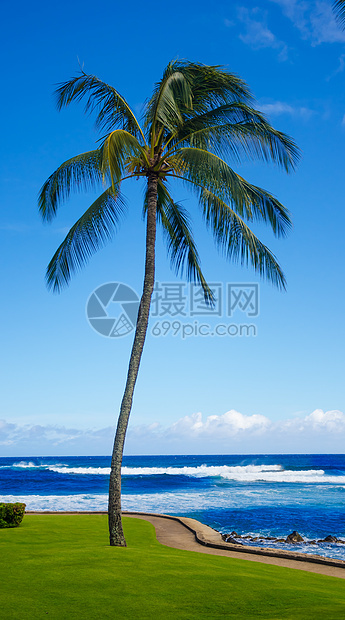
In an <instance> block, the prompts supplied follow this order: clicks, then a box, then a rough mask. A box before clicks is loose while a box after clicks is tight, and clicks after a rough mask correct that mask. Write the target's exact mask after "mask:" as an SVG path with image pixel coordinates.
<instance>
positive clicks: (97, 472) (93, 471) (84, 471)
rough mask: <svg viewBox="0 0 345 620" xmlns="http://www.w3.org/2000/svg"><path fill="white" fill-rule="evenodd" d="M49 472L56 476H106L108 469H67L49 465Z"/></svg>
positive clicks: (108, 472)
mask: <svg viewBox="0 0 345 620" xmlns="http://www.w3.org/2000/svg"><path fill="white" fill-rule="evenodd" d="M47 469H49V471H55V472H56V473H58V474H80V475H83V474H89V475H96V476H97V475H98V476H99V475H102V476H107V475H109V474H110V467H67V466H62V467H60V466H58V465H49V466H48V468H47Z"/></svg>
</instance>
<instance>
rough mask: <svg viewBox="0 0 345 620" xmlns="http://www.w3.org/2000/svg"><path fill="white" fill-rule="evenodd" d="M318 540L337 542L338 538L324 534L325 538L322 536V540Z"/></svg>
mask: <svg viewBox="0 0 345 620" xmlns="http://www.w3.org/2000/svg"><path fill="white" fill-rule="evenodd" d="M318 542H330V543H335V542H338V539H337V537H336V536H331V535H329V536H326V538H323V540H319V541H318Z"/></svg>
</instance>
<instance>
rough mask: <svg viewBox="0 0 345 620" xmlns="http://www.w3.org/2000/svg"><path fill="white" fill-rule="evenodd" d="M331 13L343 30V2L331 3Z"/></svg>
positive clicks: (344, 12) (344, 18) (340, 0)
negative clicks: (332, 12)
mask: <svg viewBox="0 0 345 620" xmlns="http://www.w3.org/2000/svg"><path fill="white" fill-rule="evenodd" d="M333 11H334V14H335V17H336V20H337V21H338V22H339V24H340V25H341V26H342V27H343V28H344V27H345V0H335V2H333Z"/></svg>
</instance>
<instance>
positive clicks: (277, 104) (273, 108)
mask: <svg viewBox="0 0 345 620" xmlns="http://www.w3.org/2000/svg"><path fill="white" fill-rule="evenodd" d="M258 109H259V110H261V112H263V113H264V114H267V115H268V116H281V115H282V114H288V115H289V116H295V117H300V118H302V119H304V120H307V119H309V118H310V117H311V116H312V115H313V114H314V111H313V110H311V109H310V108H307V107H305V106H296V105H291V104H289V103H285V102H284V101H274V102H273V103H261V104H260V103H259V105H258Z"/></svg>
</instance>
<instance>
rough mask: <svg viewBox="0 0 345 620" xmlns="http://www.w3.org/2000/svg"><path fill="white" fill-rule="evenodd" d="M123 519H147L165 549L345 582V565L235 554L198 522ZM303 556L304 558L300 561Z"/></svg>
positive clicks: (260, 552)
mask: <svg viewBox="0 0 345 620" xmlns="http://www.w3.org/2000/svg"><path fill="white" fill-rule="evenodd" d="M123 515H124V516H126V517H133V518H136V519H144V520H145V521H149V522H150V523H152V525H153V526H154V527H155V530H156V536H157V540H158V541H159V542H160V543H162V544H163V545H167V547H174V548H175V549H185V550H187V551H196V552H198V553H208V554H212V555H223V556H227V557H230V558H237V559H240V560H249V561H251V562H261V563H263V564H274V565H276V566H284V567H287V568H294V569H299V570H304V571H307V572H309V573H318V574H320V575H328V576H330V577H339V578H341V579H345V562H342V561H341V560H332V559H329V558H328V559H323V558H321V557H319V556H309V557H308V556H306V554H301V553H294V552H290V551H281V550H276V549H267V548H266V549H265V548H263V547H251V551H250V552H248V551H247V550H246V551H242V547H241V551H236V550H234V549H236V545H231V544H229V543H224V542H223V540H222V538H221V535H220V534H219V532H216V531H215V530H213V529H212V528H210V527H208V526H206V525H203V524H202V523H200V522H199V521H196V520H195V519H187V518H184V517H178V518H176V517H170V516H168V515H163V516H162V515H153V514H145V513H128V512H124V513H123ZM197 539H199V541H200V542H198V540H197ZM211 545H214V546H211ZM268 554H270V555H268ZM300 556H302V558H301V559H300ZM304 558H308V560H307V561H306V560H305V559H304ZM319 562H320V563H319Z"/></svg>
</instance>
